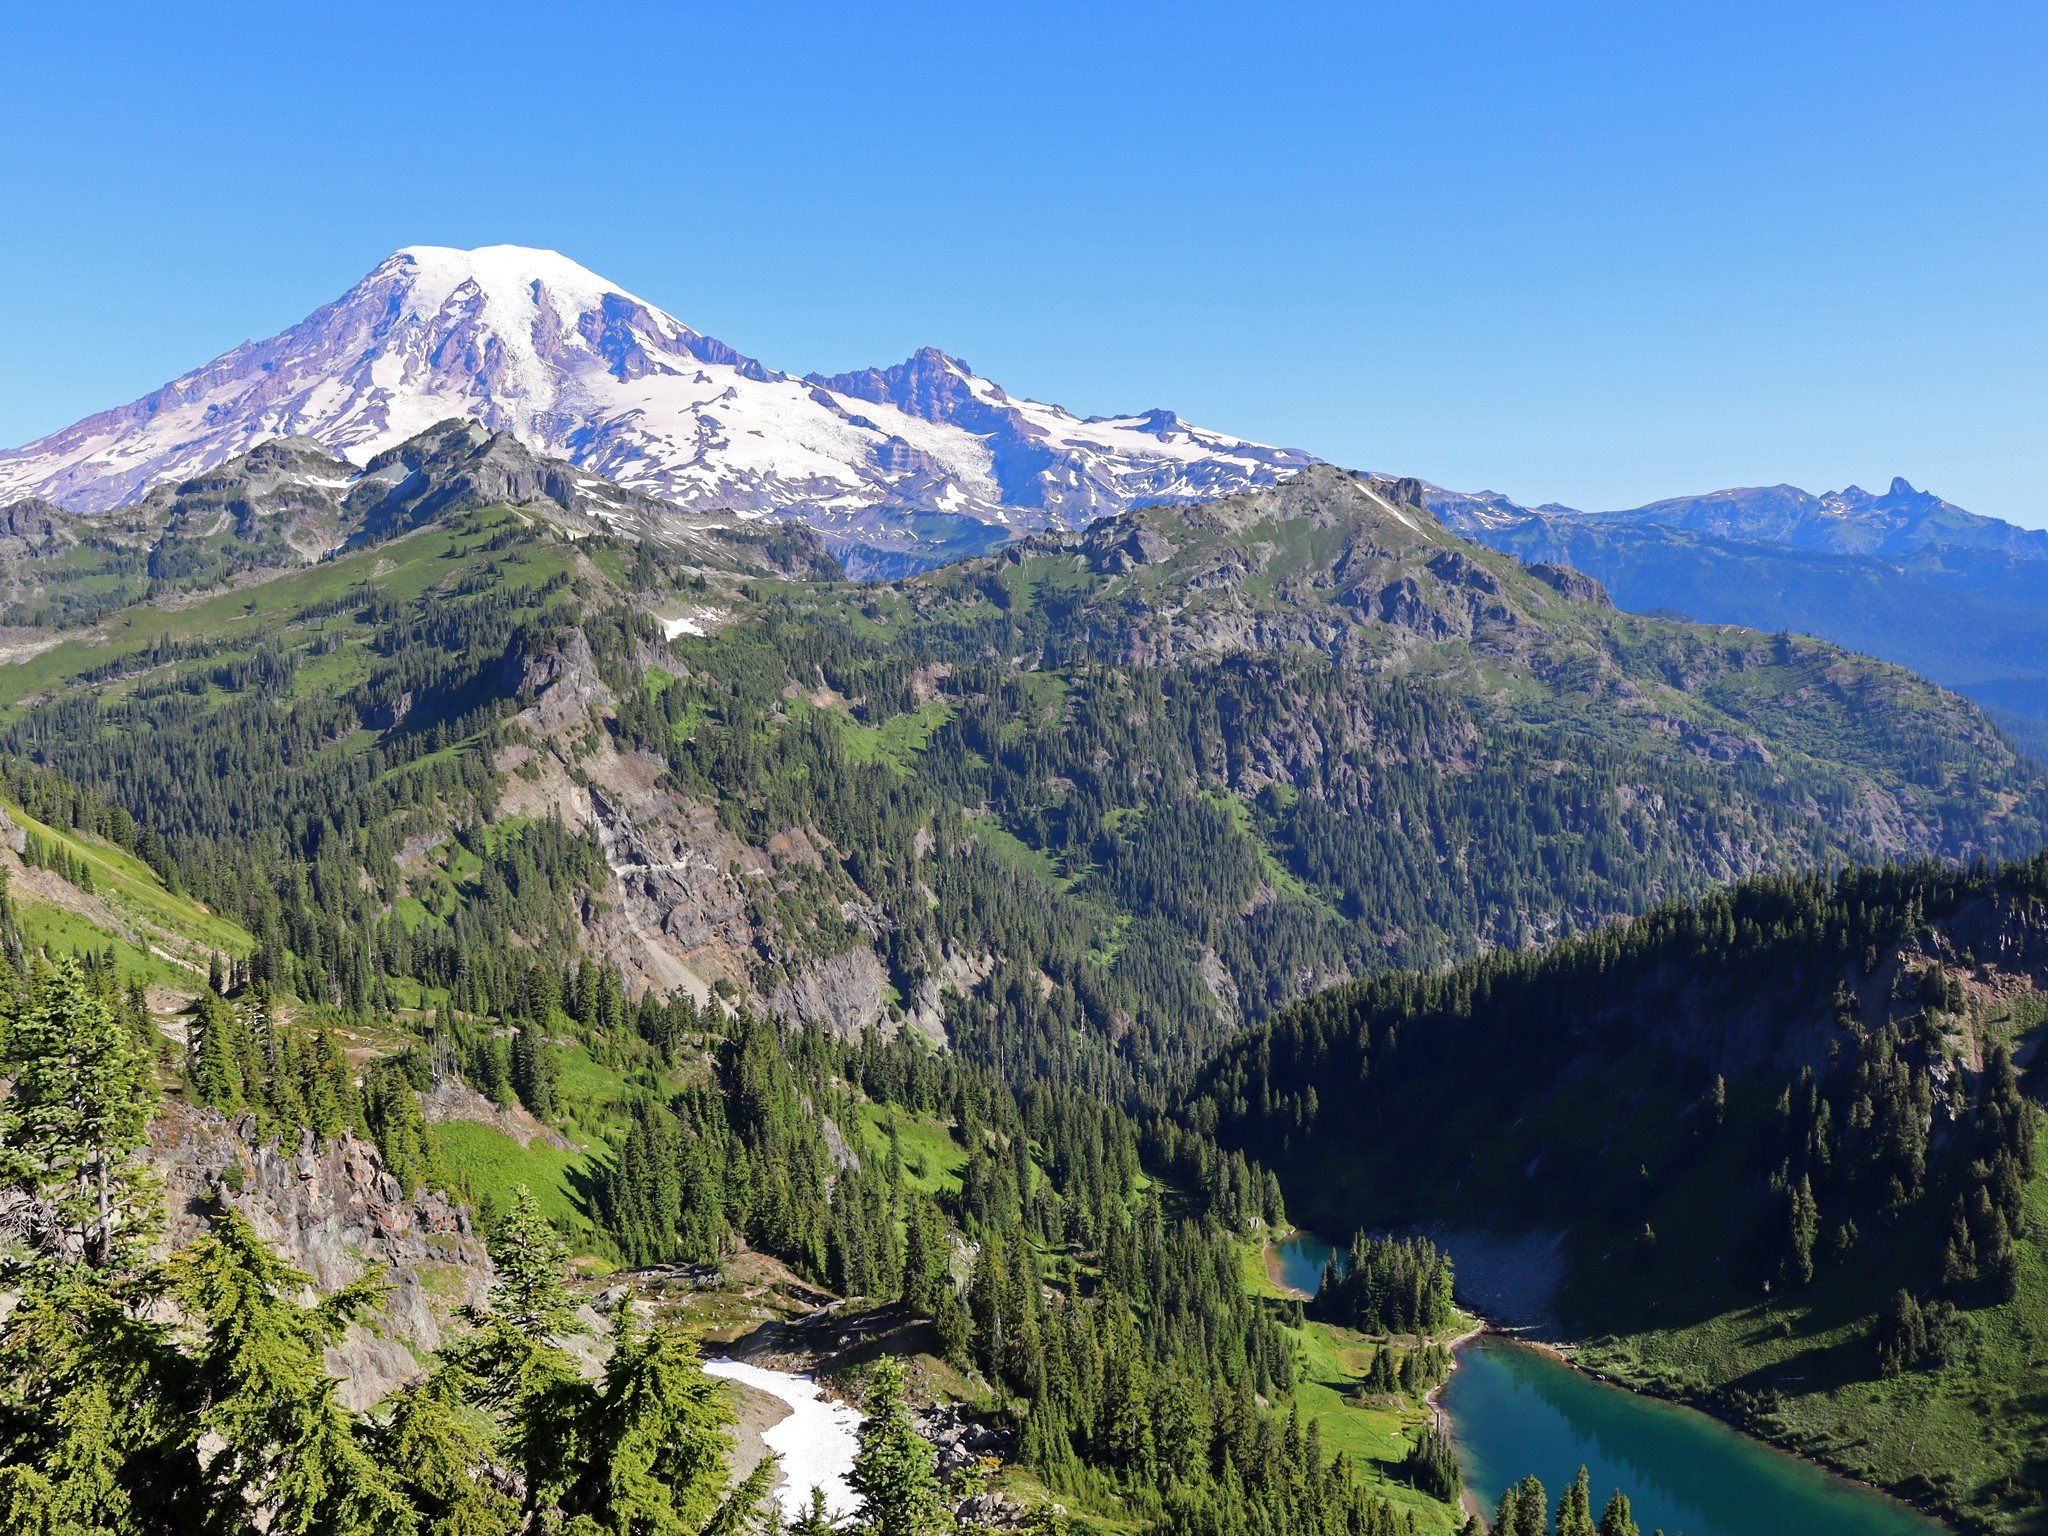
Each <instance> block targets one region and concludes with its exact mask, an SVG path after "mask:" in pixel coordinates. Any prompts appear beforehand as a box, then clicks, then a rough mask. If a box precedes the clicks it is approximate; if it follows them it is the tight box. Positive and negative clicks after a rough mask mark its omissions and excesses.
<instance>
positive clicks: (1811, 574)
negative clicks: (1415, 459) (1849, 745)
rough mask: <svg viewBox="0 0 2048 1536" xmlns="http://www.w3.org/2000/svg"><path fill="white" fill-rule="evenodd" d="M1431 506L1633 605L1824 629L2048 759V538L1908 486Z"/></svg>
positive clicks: (1483, 497)
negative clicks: (1967, 701)
mask: <svg viewBox="0 0 2048 1536" xmlns="http://www.w3.org/2000/svg"><path fill="white" fill-rule="evenodd" d="M1425 499H1426V500H1427V501H1428V504H1429V506H1430V507H1431V509H1432V510H1434V511H1435V512H1436V513H1437V514H1438V515H1439V516H1440V517H1442V518H1443V519H1444V521H1445V522H1446V523H1447V524H1448V525H1450V526H1451V527H1453V528H1456V529H1458V530H1459V531H1460V532H1462V533H1464V534H1466V535H1468V536H1469V537H1471V538H1474V539H1477V540H1478V541H1479V542H1481V543H1483V544H1487V545H1490V546H1492V547H1493V548H1495V549H1499V550H1504V551H1506V552H1508V553H1510V554H1513V555H1517V556H1519V557H1520V558H1522V559H1524V560H1529V561H1544V560H1547V561H1554V562H1556V563H1559V564H1562V565H1569V566H1572V567H1574V568H1576V569H1578V570H1581V571H1584V572H1586V573H1587V574H1588V575H1590V576H1593V577H1596V578H1597V579H1598V580H1600V581H1601V582H1603V583H1604V584H1605V585H1606V586H1607V588H1608V590H1609V592H1610V593H1611V594H1612V596H1613V598H1614V601H1615V602H1616V603H1617V604H1618V605H1619V606H1621V607H1623V608H1627V609H1630V610H1633V611H1635V612H1638V613H1668V614H1682V615H1684V616H1685V617H1688V618H1692V619H1698V620H1701V621H1704V622H1708V623H1719V624H1741V625H1745V626H1747V627H1749V628H1751V629H1761V630H1790V631H1793V632H1796V633H1799V634H1809V635H1817V636H1819V637H1821V638H1822V639H1826V640H1832V641H1834V642H1835V643H1836V644H1838V645H1844V646H1847V647H1849V648H1850V649H1852V650H1858V651H1863V652H1866V653H1868V654H1870V655H1873V656H1878V657H1881V658H1883V659H1884V660H1886V661H1895V662H1898V663H1900V664H1901V665H1903V666H1908V667H1911V668H1912V669H1913V670H1914V671H1916V672H1918V673H1920V674H1921V675H1922V676H1925V677H1928V678H1931V679H1933V680H1934V681H1935V682H1938V683H1941V684H1943V685H1944V686H1946V687H1949V688H1953V689H1955V690H1956V691H1957V692H1959V693H1964V694H1967V695H1968V696H1969V697H1971V698H1973V699H1975V700H1976V701H1977V702H1979V703H1980V704H1983V705H1985V706H1986V707H1987V708H1988V709H1990V710H1991V712H1992V714H1993V715H1994V717H1995V718H1997V719H1998V721H1999V723H2000V724H2002V725H2003V726H2004V727H2005V728H2006V730H2007V731H2008V732H2010V733H2011V734H2012V735H2013V736H2014V737H2015V738H2016V739H2017V740H2019V741H2020V743H2021V744H2022V745H2023V746H2025V747H2026V748H2027V749H2028V750H2029V751H2030V752H2032V753H2034V754H2035V755H2036V756H2037V757H2040V756H2048V532H2042V531H2040V530H2037V529H2031V528H2020V527H2016V526H2015V525H2013V524H2011V523H2007V522H2001V521H2000V520H1999V519H1997V518H1991V517H1982V516H1979V515H1978V514H1976V513H1973V512H1966V511H1964V510H1963V509H1962V508H1961V507H1958V506H1955V505H1954V504H1953V503H1951V502H1947V501H1944V500H1942V499H1941V498H1940V497H1939V496H1935V495H1932V494H1930V493H1928V492H1926V491H1920V490H1915V489H1914V488H1913V487H1912V486H1911V485H1909V484H1907V483H1906V482H1905V481H1904V480H1894V481H1892V483H1891V485H1890V487H1889V488H1888V489H1886V490H1885V491H1883V492H1881V493H1872V492H1869V491H1865V490H1862V489H1860V488H1858V487H1856V486H1850V487H1849V488H1848V489H1847V490H1844V491H1829V492H1827V493H1825V494H1822V495H1814V494H1813V493H1811V492H1808V491H1802V490H1800V489H1798V488H1797V487H1796V486H1789V485H1774V486H1764V487H1759V488H1756V489H1748V490H1727V491H1715V492H1712V493H1710V494H1708V495H1704V496H1685V497H1677V498H1674V499H1671V500H1668V501H1657V502H1652V503H1650V504H1649V505H1648V506H1644V507H1636V508H1632V509H1630V510H1628V511H1622V512H1598V513H1588V512H1579V511H1575V510H1574V509H1572V508H1570V507H1562V506H1556V505H1547V506H1540V507H1526V506H1522V505H1519V504H1518V503H1516V502H1513V501H1510V500H1508V499H1507V498H1506V497H1504V496H1500V495H1496V494H1494V493H1492V492H1482V493H1480V494H1478V495H1466V494H1463V493H1460V492H1456V491H1446V490H1441V489H1438V488H1436V487H1431V488H1430V489H1429V490H1428V492H1427V493H1426V498H1425Z"/></svg>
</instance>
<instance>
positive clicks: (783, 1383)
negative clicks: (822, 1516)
mask: <svg viewBox="0 0 2048 1536" xmlns="http://www.w3.org/2000/svg"><path fill="white" fill-rule="evenodd" d="M704 1374H705V1375H707V1376H718V1377H722V1378H724V1379H725V1380H727V1381H736V1382H739V1383H741V1384H742V1385H744V1386H749V1387H753V1388H754V1389H755V1390H757V1391H761V1392H766V1393H767V1394H768V1395H769V1396H770V1397H778V1398H780V1399H782V1401H783V1402H785V1403H787V1404H789V1408H790V1414H789V1417H788V1418H786V1419H784V1420H783V1421H782V1422H781V1423H780V1424H777V1425H776V1426H774V1428H772V1429H770V1430H769V1431H768V1432H767V1433H766V1434H764V1435H763V1436H762V1437H761V1439H762V1441H763V1442H764V1443H765V1444H766V1445H767V1447H768V1449H769V1450H771V1451H773V1452H775V1453H776V1455H778V1456H780V1457H781V1458H782V1466H781V1468H780V1470H781V1473H782V1481H781V1482H780V1483H779V1484H777V1485H776V1490H775V1497H776V1501H777V1502H778V1503H780V1504H781V1505H782V1511H783V1513H784V1514H785V1515H788V1516H790V1517H792V1518H794V1517H795V1516H797V1515H800V1514H802V1513H803V1512H804V1510H805V1508H806V1507H808V1506H809V1504H810V1502H811V1489H812V1488H814V1487H816V1488H822V1489H824V1490H825V1507H826V1508H827V1509H829V1510H830V1511H831V1512H832V1515H833V1518H834V1519H841V1518H844V1517H845V1516H847V1515H850V1514H852V1513H853V1512H854V1510H855V1509H857V1508H858V1507H859V1506H860V1500H859V1498H857V1497H856V1496H855V1494H854V1491H853V1488H852V1486H851V1485H850V1484H849V1483H848V1482H847V1480H846V1479H847V1474H849V1473H850V1472H852V1471H853V1457H854V1452H855V1451H857V1450H858V1449H859V1448H860V1442H859V1440H858V1439H857V1438H856V1432H857V1431H858V1430H859V1428H860V1421H861V1417H862V1415H861V1413H860V1410H859V1409H857V1408H854V1407H851V1406H850V1405H848V1404H846V1403H835V1402H833V1401H832V1400H831V1399H830V1398H828V1397H826V1396H825V1392H824V1389H823V1388H822V1387H820V1386H819V1385H818V1384H817V1382H815V1381H813V1380H812V1379H811V1378H810V1377H808V1376H793V1375H791V1374H790V1373H789V1372H788V1371H771V1370H769V1369H768V1368H767V1367H765V1366H759V1365H749V1364H747V1363H746V1362H745V1361H744V1360H728V1359H723V1358H721V1359H717V1360H706V1361H705V1362H704Z"/></svg>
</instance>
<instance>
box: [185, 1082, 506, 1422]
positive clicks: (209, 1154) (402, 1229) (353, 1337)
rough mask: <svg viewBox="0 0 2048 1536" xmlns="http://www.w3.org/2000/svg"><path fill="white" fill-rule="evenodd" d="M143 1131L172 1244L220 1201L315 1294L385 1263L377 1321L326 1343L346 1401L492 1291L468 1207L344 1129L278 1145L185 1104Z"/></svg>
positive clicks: (196, 1231) (251, 1123) (243, 1124)
mask: <svg viewBox="0 0 2048 1536" xmlns="http://www.w3.org/2000/svg"><path fill="white" fill-rule="evenodd" d="M150 1134H151V1143H150V1150H149V1160H150V1163H151V1165H152V1166H153V1167H154V1168H155V1169H156V1171H157V1173H158V1174H159V1176H161V1177H162V1179H163V1180H164V1184H165V1206H166V1209H167V1211H168V1214H169V1225H168V1229H167V1233H166V1236H167V1238H168V1240H169V1242H170V1243H171V1244H172V1245H173V1246H178V1245H182V1244H184V1243H187V1242H190V1241H191V1240H193V1239H194V1238H196V1237H199V1236H200V1235H202V1234H203V1233H204V1231H205V1230H206V1221H207V1212H208V1211H209V1210H210V1209H211V1207H212V1205H213V1202H214V1201H215V1200H216V1199H219V1200H224V1201H226V1203H227V1204H229V1205H231V1206H232V1207H234V1209H236V1210H237V1211H240V1212H241V1213H242V1214H243V1215H244V1216H246V1217H247V1218H248V1219H249V1222H250V1224H251V1225H252V1226H254V1227H255V1229H256V1231H257V1233H258V1235H259V1236H261V1237H263V1238H264V1239H265V1240H267V1241H268V1242H270V1243H272V1244H274V1245H275V1246H276V1248H277V1251H278V1253H279V1255H280V1256H281V1257H282V1258H283V1259H284V1260H285V1261H286V1262H287V1263H289V1264H291V1265H292V1266H294V1267H295V1268H298V1269H302V1270H304V1271H305V1272H306V1273H307V1274H308V1275H309V1276H311V1277H312V1281H313V1284H314V1286H315V1287H316V1288H317V1289H319V1290H320V1291H322V1292H330V1291H334V1290H338V1289H340V1288H341V1287H342V1286H344V1285H347V1284H349V1283H351V1282H352V1281H355V1280H358V1279H360V1278H361V1277H362V1276H363V1275H364V1274H365V1273H366V1272H368V1271H369V1270H370V1269H371V1268H373V1267H375V1268H377V1269H380V1270H381V1271H382V1272H383V1276H384V1278H385V1280H386V1281H387V1282H388V1283H389V1286H390V1289H389V1291H388V1292H387V1293H386V1295H385V1298H384V1305H383V1307H382V1308H381V1309H380V1311H379V1313H378V1315H377V1316H376V1317H375V1318H374V1319H372V1326H370V1327H367V1328H366V1327H364V1326H362V1325H361V1324H357V1325H355V1326H352V1327H351V1328H350V1329H349V1331H348V1333H347V1335H346V1336H345V1337H344V1338H343V1339H342V1341H341V1342H340V1343H339V1344H338V1345H335V1346H334V1347H332V1348H330V1349H329V1350H328V1352H327V1368H328V1369H329V1370H330V1371H332V1372H333V1373H334V1374H335V1375H336V1376H338V1377H340V1378H341V1379H342V1387H341V1389H340V1392H339V1396H340V1398H341V1400H342V1402H343V1403H344V1404H346V1405H347V1406H349V1407H351V1408H366V1407H368V1406H369V1405H370V1404H372V1403H374V1402H376V1401H378V1400H379V1399H380V1398H382V1397H384V1396H386V1395H387V1394H389V1393H390V1392H392V1391H394V1390H396V1389H397V1388H398V1387H400V1386H403V1385H404V1384H405V1383H406V1382H408V1381H410V1380H412V1379H413V1378H415V1377H416V1376H418V1375H420V1374H421V1372H422V1370H423V1369H424V1365H423V1357H424V1356H425V1355H426V1354H428V1353H430V1352H431V1351H433V1350H434V1349H436V1348H438V1347H439V1346H440V1344H441V1341H442V1339H443V1337H444V1336H445V1330H446V1329H447V1327H448V1325H449V1323H450V1321H451V1319H452V1318H453V1315H454V1312H455V1309H456V1308H457V1307H460V1306H462V1305H465V1304H474V1303H478V1302H481V1301H483V1300H484V1298H485V1296H486V1295H487V1293H488V1291H489V1289H490V1282H491V1275H492V1269H491V1261H490V1257H489V1255H488V1254H487V1253H486V1252H485V1250H484V1245H483V1241H482V1239H481V1238H479V1237H478V1236H477V1234H476V1232H475V1231H474V1229H473V1228H472V1226H471V1223H470V1216H469V1212H468V1210H467V1209H466V1208H464V1207H463V1206H460V1205H457V1204H456V1203H455V1202H453V1201H451V1200H450V1199H449V1198H448V1197H447V1196H445V1195H442V1194H438V1193H433V1192H420V1193H417V1194H411V1195H409V1194H408V1193H407V1192H406V1191H404V1190H401V1189H400V1188H399V1187H398V1181H397V1180H396V1179H394V1178H393V1177H392V1176H391V1175H390V1174H389V1173H388V1172H386V1171H385V1168H384V1163H383V1159H382V1158H381V1157H380V1156H379V1155H378V1153H377V1149H376V1147H375V1146H373V1145H372V1144H371V1143H369V1142H367V1141H361V1140H358V1139H357V1138H355V1137H354V1136H350V1135H347V1134H343V1135H341V1136H338V1137H336V1138H334V1139H333V1140H331V1141H328V1142H326V1143H324V1144H320V1143H316V1142H315V1141H314V1140H313V1139H312V1137H310V1136H308V1137H306V1138H305V1139H304V1140H303V1141H301V1142H300V1143H299V1144H298V1145H297V1146H296V1147H280V1146H277V1145H274V1144H265V1143H261V1142H259V1141H258V1140H257V1139H256V1125H255V1117H254V1116H251V1115H244V1116H242V1117H241V1118H240V1119H238V1120H235V1121H232V1122H230V1121H227V1120H224V1119H222V1118H221V1117H220V1116H219V1115H217V1114H214V1113H212V1112H211V1111H194V1110H192V1109H189V1108H187V1107H186V1106H184V1105H181V1104H173V1105H170V1106H168V1107H167V1108H166V1110H165V1112H164V1113H163V1114H162V1115H161V1116H159V1117H158V1119H157V1121H156V1123H155V1124H154V1125H153V1126H152V1127H151V1133H150Z"/></svg>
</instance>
